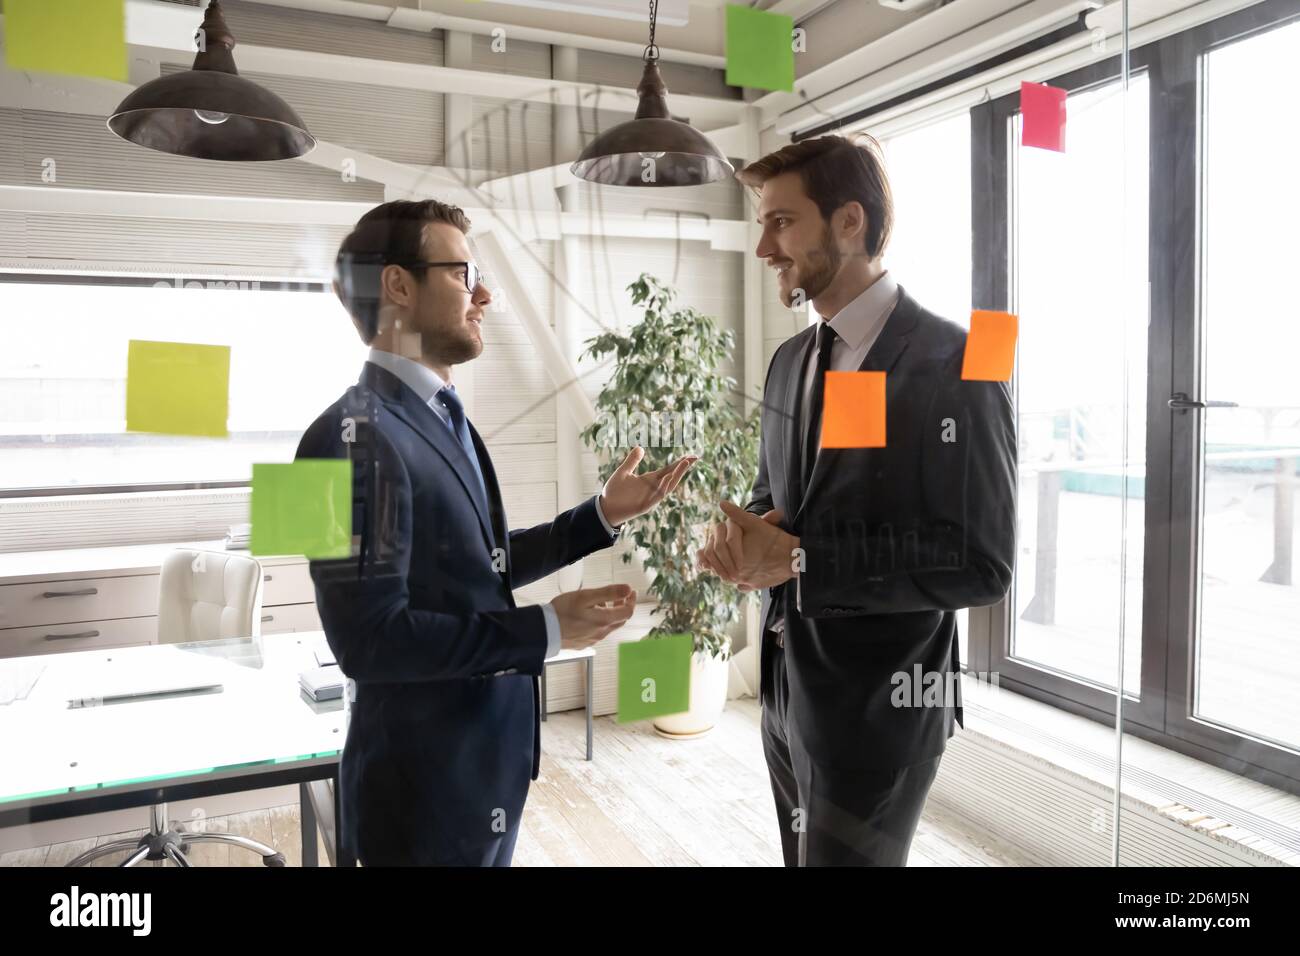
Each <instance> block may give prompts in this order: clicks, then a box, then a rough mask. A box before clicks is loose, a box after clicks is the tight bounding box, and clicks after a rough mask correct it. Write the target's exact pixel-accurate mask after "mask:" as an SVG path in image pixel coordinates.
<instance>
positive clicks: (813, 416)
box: [800, 321, 836, 492]
mask: <svg viewBox="0 0 1300 956" xmlns="http://www.w3.org/2000/svg"><path fill="white" fill-rule="evenodd" d="M835 339H836V335H835V330H834V329H832V328H831V327H830V323H828V322H826V321H822V322H821V323H820V324H819V325H818V326H817V367H816V369H814V371H813V380H812V393H811V394H810V395H809V402H810V404H809V406H808V430H807V431H806V432H805V433H804V436H803V446H802V450H803V457H802V459H801V471H800V475H801V477H802V479H803V490H804V492H807V491H808V483H809V479H811V478H812V470H813V463H814V462H816V460H817V447H818V445H819V444H820V443H821V427H822V401H823V397H822V395H823V392H824V391H825V388H826V372H827V371H828V370H829V369H830V367H831V349H832V348H834V347H835Z"/></svg>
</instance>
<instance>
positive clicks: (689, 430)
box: [582, 273, 760, 658]
mask: <svg viewBox="0 0 1300 956" xmlns="http://www.w3.org/2000/svg"><path fill="white" fill-rule="evenodd" d="M628 290H629V291H630V292H631V293H632V303H633V304H634V305H637V306H641V307H642V308H643V310H644V317H643V318H642V319H641V321H640V322H638V323H637V324H636V325H635V326H633V327H632V328H631V329H630V330H629V331H628V333H627V334H626V335H623V334H620V333H617V332H606V333H604V334H602V335H597V336H595V337H593V338H591V339H588V340H587V341H586V342H585V343H584V344H585V345H586V346H587V348H586V350H585V351H584V352H583V354H582V357H583V358H585V357H587V356H592V357H594V358H597V359H600V358H602V357H604V356H606V355H608V354H610V353H613V355H614V371H613V374H612V375H611V376H610V378H609V382H608V384H606V386H605V387H604V389H603V390H602V391H601V393H600V395H599V396H598V397H597V399H596V408H597V416H596V421H595V422H593V423H592V424H591V425H590V426H588V427H587V428H585V429H583V431H582V439H583V441H584V443H586V445H587V446H588V447H590V448H592V449H593V450H594V451H595V452H596V455H597V459H598V461H599V463H600V479H601V481H602V482H603V481H605V480H606V479H608V478H609V476H610V475H611V474H612V473H613V471H614V469H615V468H617V467H618V464H619V462H621V461H622V460H623V458H624V457H626V455H627V452H628V451H629V449H630V448H631V447H632V446H634V445H640V446H641V447H642V448H644V449H645V458H644V459H643V460H642V463H641V469H644V470H651V471H652V470H654V469H656V468H660V467H662V466H664V465H666V464H669V463H670V462H672V461H675V460H676V459H678V458H680V457H681V456H682V455H685V454H692V453H693V454H697V455H699V456H700V460H699V461H697V462H696V463H695V464H694V465H693V466H692V467H691V469H690V470H689V471H688V472H687V473H686V476H685V477H684V478H683V479H682V481H681V484H679V485H678V486H677V489H676V491H674V492H673V494H672V495H671V496H670V497H669V498H667V499H666V500H665V501H664V502H662V503H661V504H660V505H659V506H658V507H657V508H655V509H654V510H653V511H651V512H649V513H648V514H645V515H642V516H641V517H639V518H636V519H634V520H633V521H631V522H629V525H628V527H627V528H625V529H624V535H625V536H630V538H631V540H632V542H633V543H634V544H635V545H636V547H637V549H638V550H639V552H640V554H641V557H642V561H643V563H644V565H645V568H646V570H647V571H648V572H649V573H650V575H651V583H650V591H651V593H653V594H654V596H655V598H656V599H657V601H658V603H657V604H656V606H655V612H656V613H657V614H658V615H659V620H658V623H657V624H656V625H655V627H654V628H653V629H652V630H651V631H650V633H649V634H648V635H647V637H659V636H663V635H666V634H681V633H688V634H692V635H694V638H695V650H696V651H698V652H704V651H707V652H708V653H710V654H712V655H713V656H715V657H717V656H723V657H724V658H725V657H726V656H727V655H728V654H729V653H730V641H729V639H728V636H727V625H728V624H730V623H732V622H733V621H735V620H736V619H737V618H738V616H739V613H740V608H741V607H742V606H743V602H742V601H741V600H740V599H741V598H742V597H752V595H742V594H741V592H740V591H738V590H737V589H736V587H735V586H734V585H731V584H728V583H727V582H725V581H723V580H722V579H720V578H718V577H717V576H716V575H713V574H709V573H705V572H701V571H699V570H697V569H696V567H695V552H696V551H697V550H698V549H699V548H701V547H703V545H704V541H705V536H706V534H707V532H708V529H709V528H710V527H711V526H712V524H714V523H716V522H717V521H719V520H723V518H724V516H723V514H722V511H721V510H720V509H719V507H718V502H719V501H721V500H722V499H724V498H726V499H729V500H731V501H734V502H735V503H736V504H738V505H740V506H741V507H742V508H743V507H744V506H745V505H746V504H747V503H748V500H749V493H750V489H751V487H752V484H753V480H754V475H755V474H756V473H757V470H758V434H759V416H760V406H759V405H758V404H757V403H755V405H754V408H753V410H752V411H751V412H750V413H749V414H748V415H746V414H744V412H743V411H742V410H741V409H740V407H739V402H737V401H736V399H737V398H738V396H739V392H738V390H737V388H736V381H735V379H733V378H731V377H730V376H728V375H722V374H719V372H718V367H719V366H720V365H721V364H722V363H723V361H725V360H726V359H727V358H728V357H729V356H730V355H731V354H732V352H733V350H734V348H735V336H734V334H733V333H732V332H731V330H730V329H721V330H720V329H718V328H717V326H716V324H715V322H714V320H713V318H712V317H711V316H707V315H702V314H700V313H699V312H698V311H696V310H695V309H693V308H681V307H676V306H674V305H673V299H674V297H675V296H676V292H675V290H673V289H672V288H671V287H670V286H668V285H666V284H665V283H663V282H661V281H659V280H658V279H656V278H655V277H653V276H651V275H649V274H647V273H642V274H641V276H640V277H639V278H638V279H637V280H636V281H635V282H633V283H632V284H631V285H629V286H628ZM642 423H644V427H642ZM656 424H658V425H659V428H658V434H657V435H656V434H655V426H656ZM665 432H667V434H666V435H665ZM679 438H680V439H681V443H680V444H676V443H675V442H677V441H678V440H679ZM631 560H632V556H631V555H630V554H624V555H623V562H624V563H625V564H626V563H628V562H630V561H631Z"/></svg>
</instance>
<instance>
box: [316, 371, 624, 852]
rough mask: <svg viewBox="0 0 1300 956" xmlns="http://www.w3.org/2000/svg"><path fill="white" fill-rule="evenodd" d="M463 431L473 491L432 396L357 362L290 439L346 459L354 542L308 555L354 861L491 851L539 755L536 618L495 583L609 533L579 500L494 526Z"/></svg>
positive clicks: (488, 478)
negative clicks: (429, 400)
mask: <svg viewBox="0 0 1300 956" xmlns="http://www.w3.org/2000/svg"><path fill="white" fill-rule="evenodd" d="M470 432H471V435H472V437H473V440H474V445H475V448H476V449H477V451H478V458H479V463H480V467H481V469H482V472H483V479H484V482H485V483H486V485H487V500H484V497H483V492H482V489H481V488H480V486H479V483H478V480H477V478H476V477H475V475H474V471H473V468H472V466H471V465H470V463H469V460H468V459H467V457H466V456H465V454H464V451H463V449H462V447H461V445H460V443H459V442H458V441H457V440H456V438H455V436H453V435H452V433H451V431H450V429H448V427H447V426H446V425H445V424H444V423H443V422H442V421H441V420H440V419H439V418H438V416H437V414H436V413H435V412H434V411H433V409H431V408H430V407H429V406H428V405H426V404H425V403H424V402H423V401H422V400H421V399H420V397H419V396H418V395H417V394H416V393H415V392H414V391H412V390H411V389H410V388H409V387H407V386H406V385H405V384H403V383H402V382H401V381H400V380H399V379H398V378H397V377H396V376H395V375H393V374H392V373H390V372H388V371H387V370H385V369H382V368H380V367H378V366H376V365H373V364H371V363H366V365H365V368H364V370H363V372H362V374H361V378H360V381H359V382H358V384H357V385H356V386H355V387H353V388H350V389H349V390H348V391H347V392H346V393H345V394H344V395H343V396H342V397H341V398H340V399H339V400H338V401H337V402H335V403H334V404H333V405H331V406H330V407H329V408H328V409H326V411H325V412H324V413H323V414H322V415H321V416H320V417H319V418H317V419H316V421H315V422H314V423H313V424H312V425H311V427H310V428H308V429H307V432H306V434H304V435H303V438H302V441H301V442H300V443H299V445H298V452H297V457H298V458H349V457H350V458H351V459H352V463H353V468H352V473H353V479H352V480H353V522H352V530H353V542H354V545H353V552H354V555H353V557H351V558H348V559H340V560H316V561H312V562H311V565H310V566H311V575H312V580H313V581H314V583H315V586H316V603H317V607H318V609H319V611H320V616H321V622H322V625H323V626H324V629H325V634H326V637H327V638H328V640H329V644H330V647H331V648H332V649H333V651H334V654H335V657H336V659H337V660H338V662H339V665H340V667H341V668H342V670H343V672H344V674H346V675H347V676H348V677H349V678H351V679H352V680H353V681H355V695H356V696H355V701H354V702H353V704H352V711H351V717H350V722H349V727H348V734H347V740H346V743H345V746H344V751H343V757H342V762H341V766H340V771H339V786H340V791H341V792H340V797H341V816H342V824H343V838H344V840H345V841H347V843H348V846H349V847H350V848H351V849H352V850H353V852H355V853H356V854H357V857H358V858H359V859H360V860H361V862H362V863H363V864H368V865H374V864H376V863H380V864H382V863H460V864H471V865H472V864H478V863H491V862H493V860H494V859H495V858H496V856H497V854H498V852H499V851H500V850H501V847H502V845H503V841H506V838H507V833H508V832H510V831H513V830H514V829H515V828H516V827H517V826H518V823H519V818H520V815H521V814H522V812H523V805H524V799H525V797H526V795H527V791H528V782H529V780H530V779H536V777H537V771H538V766H539V761H540V758H541V746H540V745H541V731H540V723H539V719H540V712H539V702H540V693H539V688H538V681H537V675H539V674H540V673H541V670H542V661H543V658H544V657H545V654H546V625H545V620H544V616H543V613H542V609H541V607H540V606H531V607H523V608H520V607H517V606H516V605H515V601H514V597H513V594H512V589H513V588H517V587H522V586H524V585H527V584H530V583H531V582H533V581H536V580H538V579H540V578H543V577H545V576H546V575H548V574H551V573H552V572H554V571H557V570H558V569H560V568H562V567H564V566H565V565H568V564H572V563H573V562H574V561H578V560H580V559H581V558H583V557H585V556H586V555H588V554H591V553H592V552H594V551H597V550H599V549H601V548H604V547H608V546H609V545H610V544H611V543H612V542H613V540H614V537H613V536H611V535H610V534H609V533H608V532H607V531H606V530H605V526H604V525H603V524H602V523H601V520H600V516H599V514H598V513H597V511H596V505H595V499H594V498H591V499H588V500H587V501H585V502H583V503H582V504H580V505H578V506H577V507H575V508H572V509H571V510H569V511H566V512H564V513H563V514H561V515H558V516H557V517H556V518H555V520H553V521H549V522H546V523H544V524H539V525H536V526H535V527H532V528H527V529H524V530H518V531H510V530H508V526H507V524H506V517H505V511H504V509H503V508H502V504H501V494H500V489H499V487H498V485H497V478H496V472H495V471H494V470H493V468H492V461H491V458H490V457H489V455H488V452H487V449H486V447H484V445H483V442H482V440H481V439H480V437H479V435H478V432H477V431H476V430H474V427H473V425H472V424H471V425H470ZM494 558H495V561H494ZM494 565H495V567H494ZM508 843H509V845H512V844H513V840H512V839H511V840H509V841H508ZM506 855H507V856H508V850H507V851H506Z"/></svg>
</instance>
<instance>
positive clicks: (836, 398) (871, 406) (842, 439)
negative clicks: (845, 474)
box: [821, 372, 885, 448]
mask: <svg viewBox="0 0 1300 956" xmlns="http://www.w3.org/2000/svg"><path fill="white" fill-rule="evenodd" d="M824 388H825V391H824V392H823V393H822V440H821V447H822V448H884V447H885V373H884V372H827V373H826V384H825V386H824Z"/></svg>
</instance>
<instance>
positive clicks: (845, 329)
mask: <svg viewBox="0 0 1300 956" xmlns="http://www.w3.org/2000/svg"><path fill="white" fill-rule="evenodd" d="M897 302H898V283H897V282H895V281H894V277H893V276H891V275H890V274H889V272H888V271H886V272H883V273H881V275H880V278H879V279H877V280H876V281H875V282H873V283H871V285H869V286H867V287H866V288H865V289H863V290H862V292H861V293H860V294H859V295H858V297H857V298H856V299H854V300H853V301H852V302H850V303H849V304H848V305H846V306H845V307H844V308H842V309H840V310H839V311H838V312H836V313H835V316H834V318H832V319H831V320H830V327H831V328H832V329H834V330H835V334H836V335H838V336H839V337H840V338H841V339H843V340H844V343H845V344H846V345H848V347H849V348H850V349H857V348H859V347H860V346H861V345H862V343H863V342H865V341H866V340H867V338H868V337H869V336H872V335H875V334H877V333H879V331H880V329H881V327H882V326H884V324H885V320H886V319H887V318H889V313H890V312H892V311H893V309H894V306H895V305H896V304H897ZM823 321H824V320H823Z"/></svg>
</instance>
